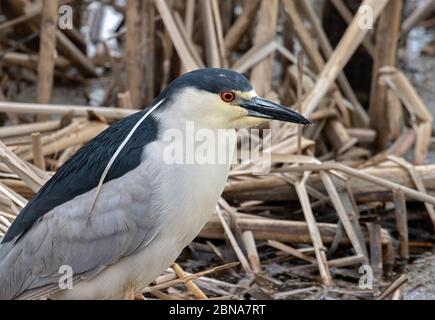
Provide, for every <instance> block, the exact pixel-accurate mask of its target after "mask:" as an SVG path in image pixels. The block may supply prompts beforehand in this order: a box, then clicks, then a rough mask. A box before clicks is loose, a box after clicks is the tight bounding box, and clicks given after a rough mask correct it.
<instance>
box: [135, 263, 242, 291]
mask: <svg viewBox="0 0 435 320" xmlns="http://www.w3.org/2000/svg"><path fill="white" fill-rule="evenodd" d="M239 264H240V262H231V263H228V264H225V265H223V266H218V267H214V268H211V269H209V270H205V271H201V272H198V273H195V274H192V275H189V276H185V277H183V278H180V279H175V280H171V281H167V282H163V283H160V284H157V285H155V286H152V287H148V288H145V289H144V290H143V291H142V292H143V293H147V292H152V291H155V290H163V289H167V288H169V287H173V286H175V285H177V284H181V283H186V282H187V281H190V280H195V279H198V278H201V277H203V276H205V275H207V274H211V273H216V272H221V271H224V270H227V269H231V268H234V267H237V266H238V265H239Z"/></svg>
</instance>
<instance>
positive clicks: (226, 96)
mask: <svg viewBox="0 0 435 320" xmlns="http://www.w3.org/2000/svg"><path fill="white" fill-rule="evenodd" d="M220 96H221V99H222V100H223V101H225V102H233V101H234V100H236V95H235V94H234V92H230V91H228V92H221V94H220Z"/></svg>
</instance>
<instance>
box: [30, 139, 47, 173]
mask: <svg viewBox="0 0 435 320" xmlns="http://www.w3.org/2000/svg"><path fill="white" fill-rule="evenodd" d="M31 137H32V154H33V161H34V163H35V166H37V167H38V168H39V169H41V170H45V159H44V152H43V151H42V142H41V134H40V133H39V132H36V133H32V135H31Z"/></svg>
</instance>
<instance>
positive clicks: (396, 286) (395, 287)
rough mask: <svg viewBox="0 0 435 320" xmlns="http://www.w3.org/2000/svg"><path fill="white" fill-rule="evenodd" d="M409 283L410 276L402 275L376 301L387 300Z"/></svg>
mask: <svg viewBox="0 0 435 320" xmlns="http://www.w3.org/2000/svg"><path fill="white" fill-rule="evenodd" d="M407 282H408V276H406V275H404V274H402V275H400V276H399V277H398V278H397V279H396V280H394V281H393V282H392V283H391V284H390V285H389V286H388V287H387V288H386V289H385V290H384V291H383V292H382V293H381V294H380V295H379V296H378V297H377V298H376V300H385V299H386V298H388V297H389V296H390V295H392V294H393V293H394V292H395V291H396V290H398V289H400V288H401V287H402V286H403V285H405V284H406V283H407Z"/></svg>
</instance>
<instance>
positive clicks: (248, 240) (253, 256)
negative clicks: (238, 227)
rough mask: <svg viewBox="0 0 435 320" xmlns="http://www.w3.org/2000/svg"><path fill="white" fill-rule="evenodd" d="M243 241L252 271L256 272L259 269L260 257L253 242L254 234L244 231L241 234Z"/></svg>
mask: <svg viewBox="0 0 435 320" xmlns="http://www.w3.org/2000/svg"><path fill="white" fill-rule="evenodd" d="M242 238H243V243H244V245H245V248H246V253H247V254H248V260H249V262H250V263H251V267H252V271H253V272H254V273H255V274H257V273H259V272H260V271H261V263H260V258H259V256H258V251H257V245H256V244H255V239H254V234H253V233H252V231H245V232H243V234H242Z"/></svg>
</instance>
